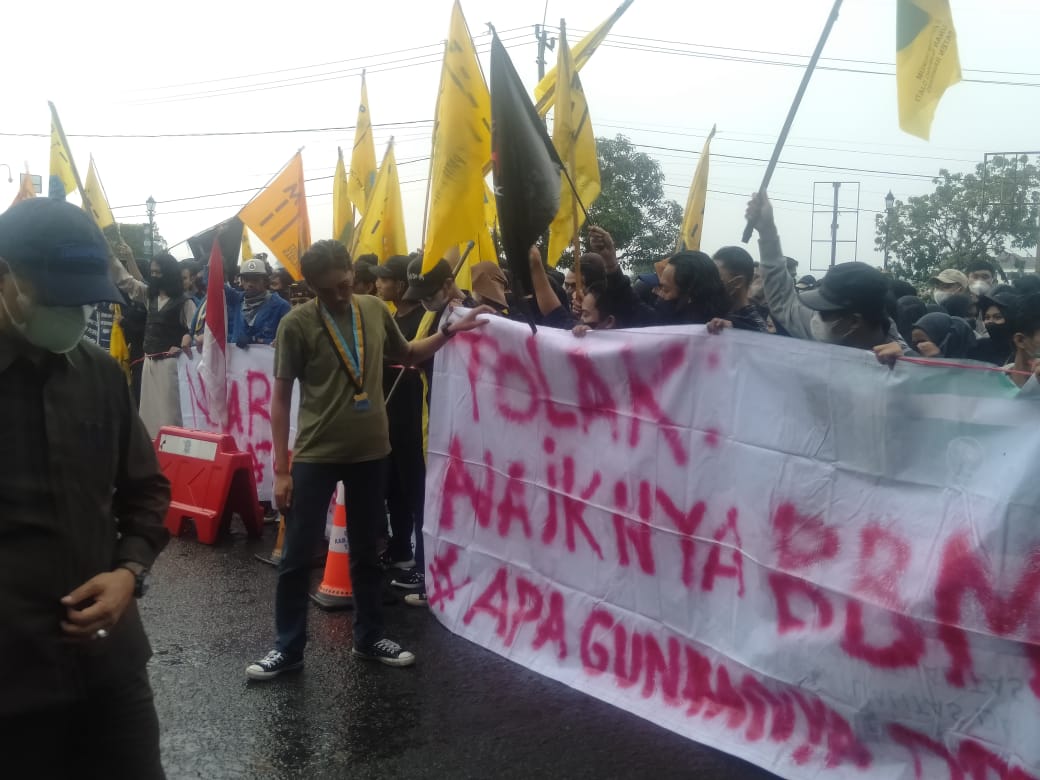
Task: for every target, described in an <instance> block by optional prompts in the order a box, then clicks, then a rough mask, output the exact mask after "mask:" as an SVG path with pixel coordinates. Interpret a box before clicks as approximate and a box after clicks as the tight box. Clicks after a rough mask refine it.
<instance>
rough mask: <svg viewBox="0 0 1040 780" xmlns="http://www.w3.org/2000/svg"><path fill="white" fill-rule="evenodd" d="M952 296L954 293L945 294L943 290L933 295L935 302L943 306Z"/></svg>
mask: <svg viewBox="0 0 1040 780" xmlns="http://www.w3.org/2000/svg"><path fill="white" fill-rule="evenodd" d="M951 295H953V293H948V292H943V291H942V290H936V291H935V292H933V293H932V298H933V299H934V300H935V302H936V303H937V304H939V305H940V306H942V305H943V304H944V303H946V301H947V300H948V299H949V297H950V296H951Z"/></svg>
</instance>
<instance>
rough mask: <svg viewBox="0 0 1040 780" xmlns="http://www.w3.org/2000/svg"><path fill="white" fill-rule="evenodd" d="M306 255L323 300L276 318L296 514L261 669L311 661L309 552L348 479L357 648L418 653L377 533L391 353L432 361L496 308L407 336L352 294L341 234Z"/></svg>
mask: <svg viewBox="0 0 1040 780" xmlns="http://www.w3.org/2000/svg"><path fill="white" fill-rule="evenodd" d="M421 263H422V261H421V259H416V260H415V261H414V263H413V264H418V265H417V266H416V267H417V269H418V270H419V271H420V274H421V269H422V266H421ZM445 264H446V263H445ZM300 267H301V270H302V273H303V277H304V279H305V280H306V281H307V283H308V284H309V285H310V287H311V289H313V290H314V292H315V294H316V296H317V300H316V301H314V302H313V303H308V304H304V305H302V306H298V307H296V308H294V309H293V310H292V311H291V312H290V313H289V314H288V315H286V316H285V317H284V318H283V319H282V323H281V325H280V326H279V328H278V338H277V342H276V343H277V349H276V353H275V384H274V392H273V396H272V400H271V429H272V435H273V439H274V464H275V465H274V471H275V489H274V495H275V501H276V502H277V504H278V506H279V508H281V509H287V510H288V511H289V514H288V516H287V518H286V534H285V543H284V548H283V554H282V561H281V564H280V566H279V570H278V588H277V591H276V593H275V623H276V627H277V639H276V642H275V647H274V649H273V650H271V651H270V652H269V653H268V654H267V655H266V656H264V657H263V658H262V659H260V660H258V661H256V662H254V663H252V664H250V665H249V666H248V667H247V668H246V674H247V676H248V677H250V678H251V679H254V680H269V679H271V678H273V677H276V676H278V675H279V674H281V673H283V672H286V671H290V670H293V669H299V668H301V667H302V666H303V650H304V646H305V645H306V643H307V609H308V598H307V589H308V585H309V580H310V565H311V557H312V555H313V552H314V548H315V546H316V545H317V543H318V542H319V540H320V539H321V536H322V533H323V532H324V529H325V519H326V513H327V510H328V506H329V498H330V496H332V494H333V491H334V490H335V488H336V483H337V482H343V484H344V487H345V488H346V510H347V516H348V517H349V518H350V521H349V522H348V523H347V540H348V544H349V547H350V575H351V579H352V581H353V585H354V604H355V613H354V615H355V620H354V647H353V649H352V653H353V655H355V656H356V657H359V658H363V659H366V660H371V661H378V662H380V663H383V664H386V665H388V666H410V665H411V664H413V663H415V655H414V654H413V653H411V652H409V651H407V650H405V649H404V648H402V647H401V646H400V645H399V644H397V643H396V642H394V641H392V640H390V639H388V638H387V637H386V635H385V634H384V631H383V612H382V569H381V567H380V565H379V559H378V550H377V541H378V539H379V537H380V534H381V533H382V531H383V529H384V528H385V524H386V514H385V504H384V497H385V495H386V490H385V487H386V458H387V456H388V455H389V454H390V439H389V432H388V428H389V426H388V422H387V416H386V406H385V402H384V399H383V361H384V358H388V359H390V360H394V361H398V362H400V363H402V364H404V365H417V364H420V363H423V362H425V361H427V360H429V359H430V358H432V357H433V355H434V353H435V352H436V351H437V350H438V349H440V348H441V347H443V346H444V345H445V344H447V343H448V340H449V339H450V338H452V337H453V336H454V335H455V334H456V333H459V332H461V331H469V330H474V329H475V328H477V327H479V326H480V325H481V324H482V323H481V321H480V320H479V319H478V317H479V316H480V315H481V314H485V313H486V312H487V310H486V309H483V308H477V309H474V310H472V311H470V312H469V314H467V315H466V316H465V317H463V318H461V319H458V320H456V321H454V322H451V323H448V322H445V323H444V324H443V325H442V326H441V328H440V329H439V330H438V331H437V332H436V333H435V335H433V336H429V337H427V338H424V339H421V340H417V341H412V342H408V341H407V340H405V338H404V336H403V335H401V331H400V329H399V328H398V327H397V324H396V323H395V322H394V320H393V317H392V316H391V315H390V310H389V309H387V307H386V305H385V304H384V303H383V302H382V301H380V300H378V299H377V298H374V297H372V296H367V295H354V294H353V282H354V274H353V270H354V269H353V264H352V263H351V260H350V255H349V253H348V252H347V249H346V247H344V246H343V245H342V244H341V243H339V242H338V241H319V242H317V243H316V244H314V245H313V246H311V247H310V249H308V250H307V251H306V252H305V253H304V254H303V256H302V257H301V258H300ZM449 275H450V269H449ZM438 286H439V285H438ZM406 297H407V296H406ZM413 299H414V298H413ZM297 381H299V383H300V405H299V420H298V424H297V435H296V442H295V444H294V445H293V461H292V470H291V471H290V469H289V417H290V413H291V412H290V410H291V400H292V392H293V385H294V384H295V383H296V382H297Z"/></svg>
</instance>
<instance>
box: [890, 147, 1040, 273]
mask: <svg viewBox="0 0 1040 780" xmlns="http://www.w3.org/2000/svg"><path fill="white" fill-rule="evenodd" d="M933 183H934V184H935V192H933V193H931V194H928V195H921V196H917V197H911V198H909V199H908V200H907V202H906V203H903V202H902V201H897V202H896V206H895V208H894V209H893V210H892V214H890V215H886V214H884V213H882V214H878V215H877V217H876V219H875V227H876V238H875V242H874V243H875V246H876V247H877V249H878V251H880V252H882V253H883V252H884V251H885V232H886V228H887V230H888V248H889V253H890V258H891V259H890V263H889V268H890V269H891V270H892V271H893V273H894V274H895V275H896V276H898V277H900V278H903V279H906V280H908V281H910V282H914V283H917V284H924V283H925V282H927V280H928V279H930V278H931V277H932V276H934V275H935V274H936V273H937V272H938V271H940V270H942V269H943V268H964V267H965V266H966V265H967V264H968V263H969V262H971V261H972V260H977V259H988V260H992V259H994V258H995V257H997V256H998V255H1000V254H1001V253H1003V252H1004V251H1005V250H1006V249H1008V248H1009V247H1010V248H1026V247H1034V246H1036V243H1037V237H1038V233H1040V228H1038V225H1037V220H1038V217H1040V168H1038V166H1037V165H1036V164H1035V163H1034V162H1031V161H1030V160H1029V158H1027V157H1024V156H1023V157H1017V158H1016V157H993V158H991V159H990V160H989V164H988V166H987V165H984V164H979V165H977V166H976V169H975V173H973V174H972V173H968V174H963V173H950V172H949V171H947V170H945V169H944V170H940V171H939V175H938V176H937V177H936V178H935V179H933Z"/></svg>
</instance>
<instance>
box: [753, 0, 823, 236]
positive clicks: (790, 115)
mask: <svg viewBox="0 0 1040 780" xmlns="http://www.w3.org/2000/svg"><path fill="white" fill-rule="evenodd" d="M840 8H841V0H834V7H833V8H831V13H830V16H828V17H827V23H826V24H825V25H824V26H823V33H822V34H821V35H820V40H819V42H818V43H817V44H816V51H814V52H813V55H812V58H811V59H810V60H809V64H808V65H807V66H806V68H805V73H804V74H803V75H802V83H801V84H799V85H798V92H796V93H795V96H794V102H793V103H792V104H791V110H790V111H788V112H787V121H785V122H784V127H783V129H782V130H781V131H780V137H779V138H778V139H777V141H776V147H775V148H774V149H773V156H772V157H771V158H770V160H769V165H768V166H766V175H765V176H763V177H762V186H761V187H759V190H758V191H759V192H761V193H764V192H765V191H766V190H767V189H768V188H769V182H770V180H771V179H772V178H773V171H774V170H776V164H777V162H778V161H779V160H780V153H781V152H782V151H783V150H784V144H785V143H786V142H787V134H788V133H789V132H790V131H791V125H793V124H794V118H795V115H796V114H797V113H798V107H799V106H800V105H801V103H802V97H803V96H804V95H805V90H806V88H807V87H808V86H809V79H810V78H812V74H813V71H814V70H816V63H817V62H819V61H820V55H821V54H823V46H824V44H826V43H827V38H828V36H830V34H831V28H832V27H834V23H835V22H836V21H838V10H839V9H840ZM753 232H754V225H752V224H751V223H750V222H748V224H747V225H746V226H745V227H744V235H743V236H742V237H741V241H743V242H744V243H745V244H746V243H747V242H748V241H750V240H751V234H752V233H753Z"/></svg>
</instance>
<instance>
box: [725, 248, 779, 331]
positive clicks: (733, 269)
mask: <svg viewBox="0 0 1040 780" xmlns="http://www.w3.org/2000/svg"><path fill="white" fill-rule="evenodd" d="M715 265H716V266H718V269H719V276H720V277H722V284H723V285H724V286H725V288H726V295H727V296H728V297H729V313H728V314H727V315H726V317H725V320H724V321H725V322H729V323H731V324H732V326H733V327H734V328H737V329H738V330H753V331H757V332H759V333H766V332H768V331H769V327H768V326H767V325H766V321H765V318H763V317H762V315H761V314H760V313H759V311H758V308H757V307H755V306H753V305H752V304H751V301H750V299H749V294H750V290H751V282H752V281H753V280H754V278H755V261H754V259H753V258H752V257H751V255H749V254H748V252H747V250H746V249H744V248H743V247H739V246H724V247H722V249H720V250H719V251H718V252H716V253H715Z"/></svg>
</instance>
